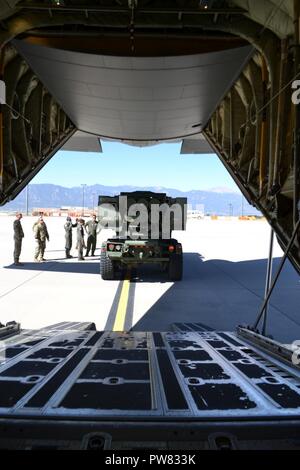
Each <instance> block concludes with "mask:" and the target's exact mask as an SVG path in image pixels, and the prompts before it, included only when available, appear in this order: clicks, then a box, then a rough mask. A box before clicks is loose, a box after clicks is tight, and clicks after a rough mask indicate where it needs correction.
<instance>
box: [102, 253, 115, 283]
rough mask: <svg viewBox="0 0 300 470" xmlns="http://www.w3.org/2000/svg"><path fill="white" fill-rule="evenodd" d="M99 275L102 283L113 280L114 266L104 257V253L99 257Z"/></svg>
mask: <svg viewBox="0 0 300 470" xmlns="http://www.w3.org/2000/svg"><path fill="white" fill-rule="evenodd" d="M100 274H101V277H102V279H103V280H104V281H112V280H113V279H114V278H115V269H114V264H113V262H112V261H111V259H110V258H109V257H108V256H106V253H105V251H104V252H102V253H101V257H100Z"/></svg>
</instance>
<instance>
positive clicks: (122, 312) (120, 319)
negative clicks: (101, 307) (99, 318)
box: [113, 273, 130, 331]
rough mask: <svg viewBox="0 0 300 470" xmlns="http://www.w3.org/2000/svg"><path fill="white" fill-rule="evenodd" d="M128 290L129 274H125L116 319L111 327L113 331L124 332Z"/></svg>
mask: <svg viewBox="0 0 300 470" xmlns="http://www.w3.org/2000/svg"><path fill="white" fill-rule="evenodd" d="M129 288H130V273H128V274H127V276H126V279H125V280H124V281H123V286H122V291H121V295H120V300H119V304H118V309H117V313H116V319H115V323H114V326H113V331H124V324H125V319H126V312H127V305H128V299H129Z"/></svg>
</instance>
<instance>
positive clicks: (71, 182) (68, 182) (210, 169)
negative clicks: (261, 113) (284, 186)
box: [31, 142, 238, 191]
mask: <svg viewBox="0 0 300 470" xmlns="http://www.w3.org/2000/svg"><path fill="white" fill-rule="evenodd" d="M180 147H181V144H159V145H156V146H151V147H143V148H139V147H132V146H129V145H125V144H120V143H116V142H102V148H103V153H82V152H63V151H60V152H58V153H57V154H56V155H55V156H54V157H53V158H52V159H51V160H50V162H49V163H48V164H47V165H46V166H45V167H44V168H43V169H42V170H41V171H40V172H39V173H38V175H37V176H36V177H35V178H34V179H33V180H32V182H31V183H35V184H39V183H53V184H58V185H60V186H66V187H73V186H79V185H80V184H83V183H85V184H87V185H93V184H104V185H107V186H118V185H134V186H164V187H167V188H175V189H179V190H183V191H189V190H207V189H211V188H216V187H226V188H228V189H232V190H236V191H238V189H237V186H236V185H235V183H234V181H233V180H232V178H231V177H230V176H229V174H228V173H227V171H226V170H225V168H224V166H223V165H222V163H221V162H220V160H219V159H218V157H217V156H216V155H180Z"/></svg>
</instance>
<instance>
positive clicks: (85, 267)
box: [5, 257, 99, 274]
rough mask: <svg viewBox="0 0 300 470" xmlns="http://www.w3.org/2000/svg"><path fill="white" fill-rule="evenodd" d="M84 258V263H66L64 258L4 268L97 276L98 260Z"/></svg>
mask: <svg viewBox="0 0 300 470" xmlns="http://www.w3.org/2000/svg"><path fill="white" fill-rule="evenodd" d="M90 259H92V260H93V262H91V261H89V258H86V259H85V260H84V261H77V260H76V261H71V262H70V261H66V260H65V259H64V258H57V259H47V261H46V262H43V263H37V262H31V263H26V262H25V263H23V266H15V265H14V264H11V265H10V266H5V268H6V269H15V270H24V271H45V272H57V273H78V274H83V273H85V274H99V259H97V257H95V258H90Z"/></svg>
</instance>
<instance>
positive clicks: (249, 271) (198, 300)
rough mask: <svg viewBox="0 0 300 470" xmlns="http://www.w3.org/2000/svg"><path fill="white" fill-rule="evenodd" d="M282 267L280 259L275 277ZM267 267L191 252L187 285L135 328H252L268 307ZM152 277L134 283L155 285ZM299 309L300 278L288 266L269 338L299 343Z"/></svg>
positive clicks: (278, 291) (182, 284) (274, 300)
mask: <svg viewBox="0 0 300 470" xmlns="http://www.w3.org/2000/svg"><path fill="white" fill-rule="evenodd" d="M279 263H280V259H274V271H273V272H274V273H275V272H276V271H277V268H278V266H279ZM266 269H267V260H266V259H260V260H253V261H243V262H230V261H225V260H208V261H204V260H203V258H202V257H201V256H200V255H199V254H198V253H186V254H185V255H184V275H183V279H182V281H181V282H175V283H174V284H172V285H171V287H170V288H169V289H168V290H167V291H166V292H165V293H164V294H163V295H162V296H161V297H160V298H159V300H158V301H157V302H156V303H155V304H154V305H153V306H152V307H151V308H150V309H149V310H148V311H147V312H145V314H144V315H143V317H142V318H141V319H140V320H139V321H138V322H137V323H136V324H135V325H134V326H133V327H132V330H133V331H170V330H171V329H172V324H174V323H184V322H185V323H195V322H197V323H202V325H207V327H209V328H212V329H217V330H227V331H230V330H234V329H235V328H236V326H237V325H241V324H243V325H252V324H253V323H254V321H255V319H256V318H257V316H258V313H259V311H260V309H261V306H262V303H263V298H264V288H265V277H266ZM164 275H165V274H164ZM148 276H150V280H148ZM152 276H154V274H150V273H149V274H148V273H147V272H146V271H145V272H142V274H141V279H142V280H137V281H135V280H132V282H154V281H153V278H152ZM299 305H300V289H299V275H298V274H297V273H296V271H295V270H294V268H293V267H292V266H291V264H290V263H289V262H287V264H286V266H285V268H284V270H283V272H282V276H281V278H280V280H279V283H278V286H277V287H276V288H275V290H274V293H273V296H272V297H271V303H270V309H269V322H268V323H269V331H268V332H269V334H272V335H273V336H274V338H275V339H278V340H280V341H287V342H289V341H294V340H295V339H299V338H300V318H299V315H298V313H299Z"/></svg>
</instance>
